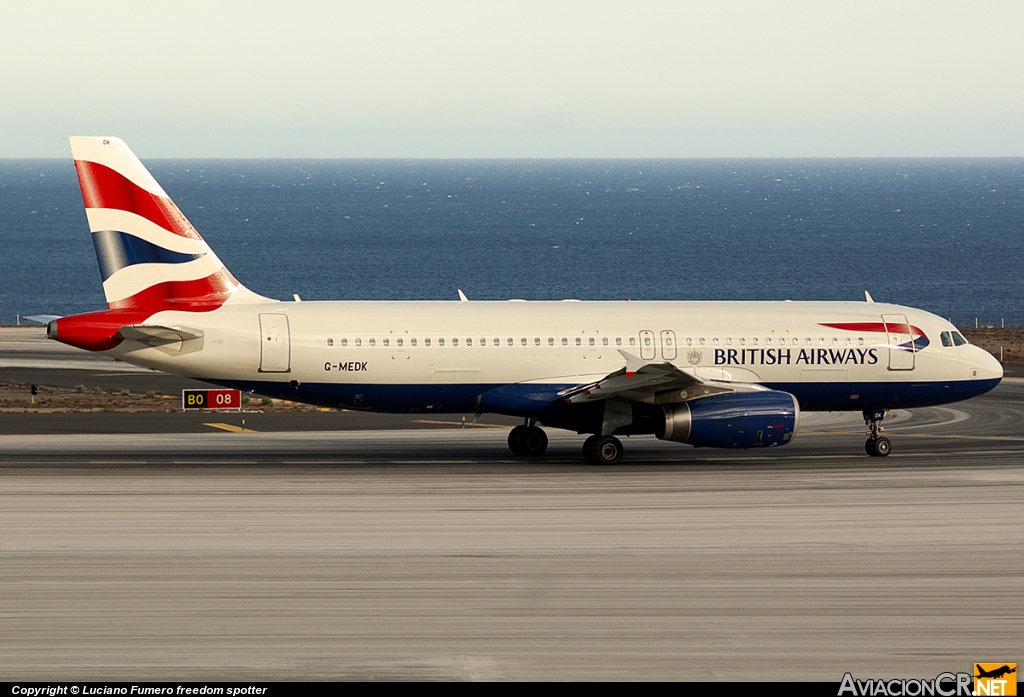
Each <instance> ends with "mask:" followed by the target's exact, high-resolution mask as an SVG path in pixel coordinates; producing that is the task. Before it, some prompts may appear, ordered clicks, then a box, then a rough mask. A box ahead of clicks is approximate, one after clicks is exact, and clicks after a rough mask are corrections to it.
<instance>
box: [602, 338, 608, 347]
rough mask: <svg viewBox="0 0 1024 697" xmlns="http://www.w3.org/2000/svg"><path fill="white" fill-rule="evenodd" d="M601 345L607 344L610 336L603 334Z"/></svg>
mask: <svg viewBox="0 0 1024 697" xmlns="http://www.w3.org/2000/svg"><path fill="white" fill-rule="evenodd" d="M601 345H602V346H607V345H608V337H606V336H602V337H601Z"/></svg>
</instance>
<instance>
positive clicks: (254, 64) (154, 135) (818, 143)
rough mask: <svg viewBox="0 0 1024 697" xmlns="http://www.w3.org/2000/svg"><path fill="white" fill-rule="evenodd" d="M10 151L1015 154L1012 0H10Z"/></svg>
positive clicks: (0, 107)
mask: <svg viewBox="0 0 1024 697" xmlns="http://www.w3.org/2000/svg"><path fill="white" fill-rule="evenodd" d="M2 9H3V11H2V13H0V124H2V130H3V134H4V135H3V138H2V141H0V157H67V153H68V147H67V142H66V141H65V138H66V137H67V136H68V135H69V134H79V135H117V136H120V137H122V138H124V139H125V140H127V141H128V143H129V144H130V145H131V146H132V147H133V149H135V150H136V152H137V153H139V155H140V156H142V157H143V158H146V157H150V158H151V157H737V156H741V157H761V156H768V157H780V156H794V157H802V156H1006V155H1011V156H1022V155H1024V2H1020V1H1019V0H1013V1H1001V2H996V1H985V0H974V1H972V2H966V1H965V2H946V1H943V0H928V1H916V0H914V1H908V2H900V1H899V0H886V1H884V2H875V1H871V0H859V1H858V2H839V1H834V2H833V1H830V0H814V1H810V0H808V1H803V0H777V1H774V2H768V1H765V2H755V1H752V0H732V1H730V0H704V1H703V2H641V1H633V2H602V1H599V0H591V1H589V2H576V1H566V2H558V1H557V0H548V1H546V2H524V1H522V0H517V1H515V2H511V1H507V0H506V1H505V2H484V1H480V0H478V1H475V2H426V1H423V2H388V1H380V0H373V1H370V0H360V1H359V2H322V3H320V2H304V1H302V0H290V1H289V2H281V1H280V0H274V1H273V2H264V1H262V0H249V1H247V2H209V1H207V2H189V1H181V0H179V1H177V2H139V1H138V0H135V1H133V2H114V1H110V0H90V1H89V2H47V1H46V0H33V2H24V1H20V2H19V1H18V0H2Z"/></svg>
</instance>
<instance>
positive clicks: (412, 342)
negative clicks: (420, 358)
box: [409, 337, 416, 346]
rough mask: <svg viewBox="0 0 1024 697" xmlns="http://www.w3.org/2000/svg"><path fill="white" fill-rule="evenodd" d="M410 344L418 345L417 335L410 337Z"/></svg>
mask: <svg viewBox="0 0 1024 697" xmlns="http://www.w3.org/2000/svg"><path fill="white" fill-rule="evenodd" d="M409 345H410V346H415V345H416V337H413V338H411V339H409Z"/></svg>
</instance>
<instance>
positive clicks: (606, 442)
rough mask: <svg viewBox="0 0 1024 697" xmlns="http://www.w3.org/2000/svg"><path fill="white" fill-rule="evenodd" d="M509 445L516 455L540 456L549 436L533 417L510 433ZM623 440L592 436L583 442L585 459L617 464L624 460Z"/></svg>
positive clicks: (603, 463) (595, 462)
mask: <svg viewBox="0 0 1024 697" xmlns="http://www.w3.org/2000/svg"><path fill="white" fill-rule="evenodd" d="M508 447H509V450H511V451H512V452H513V453H515V454H516V455H521V456H524V457H540V456H541V455H543V454H544V451H545V450H547V449H548V437H547V434H545V433H544V431H543V429H541V428H540V427H538V426H537V425H536V421H535V420H533V419H527V420H526V423H524V424H523V425H521V426H516V427H515V428H513V429H512V430H511V431H510V432H509V434H508ZM622 453H623V448H622V441H620V440H619V439H618V438H616V437H615V436H601V435H597V436H590V437H589V438H587V440H586V441H584V442H583V459H584V460H586V461H587V462H589V463H590V464H592V465H617V464H619V462H620V461H621V460H622Z"/></svg>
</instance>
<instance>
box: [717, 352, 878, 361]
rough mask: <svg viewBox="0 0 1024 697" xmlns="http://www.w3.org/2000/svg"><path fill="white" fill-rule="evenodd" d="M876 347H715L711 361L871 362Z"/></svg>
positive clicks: (876, 353)
mask: <svg viewBox="0 0 1024 697" xmlns="http://www.w3.org/2000/svg"><path fill="white" fill-rule="evenodd" d="M876 363H878V349H873V348H869V349H859V348H845V349H824V348H819V349H811V348H806V349H795V348H792V349H788V348H785V349H784V348H742V349H721V348H720V349H715V365H800V364H805V365H851V364H852V365H875V364H876Z"/></svg>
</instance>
